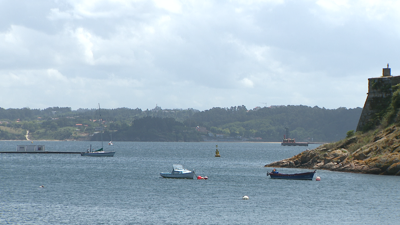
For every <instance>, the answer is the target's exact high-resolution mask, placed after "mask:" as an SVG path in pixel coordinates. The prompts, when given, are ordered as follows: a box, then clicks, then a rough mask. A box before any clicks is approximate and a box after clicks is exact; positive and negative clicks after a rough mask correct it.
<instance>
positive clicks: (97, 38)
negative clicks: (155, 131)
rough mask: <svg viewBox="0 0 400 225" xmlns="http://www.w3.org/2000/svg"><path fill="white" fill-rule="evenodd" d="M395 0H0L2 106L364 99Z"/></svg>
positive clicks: (396, 50) (392, 32)
mask: <svg viewBox="0 0 400 225" xmlns="http://www.w3.org/2000/svg"><path fill="white" fill-rule="evenodd" d="M387 63H389V64H390V67H391V68H392V75H400V2H399V1H396V0H393V1H390V0H386V1H380V0H368V1H367V0H364V1H357V0H348V1H346V0H291V1H290V0H266V1H262V0H258V1H257V0H254V1H251V0H243V1H240V0H239V1H214V0H210V1H207V0H197V1H194V0H192V1H191V0H182V1H178V0H134V1H125V0H109V1H107V0H96V1H95V0H88V1H82V0H41V1H24V0H0V79H1V82H0V107H2V108H6V109H7V108H23V107H29V108H31V109H33V108H40V109H44V108H48V107H54V106H59V107H71V108H72V109H74V110H75V109H78V108H96V107H97V104H98V103H100V104H101V106H102V108H109V109H110V108H120V107H127V108H141V109H143V110H145V109H152V108H154V107H155V106H156V105H158V106H160V107H161V108H163V109H176V108H181V109H187V108H194V109H199V110H207V109H210V108H213V107H231V106H238V105H245V106H246V107H247V108H248V109H251V108H254V107H256V106H261V107H264V106H270V105H307V106H312V107H313V106H319V107H325V108H328V109H335V108H338V107H347V108H355V107H363V105H364V102H365V99H366V93H367V91H368V78H370V77H379V76H381V74H382V68H383V67H386V64H387Z"/></svg>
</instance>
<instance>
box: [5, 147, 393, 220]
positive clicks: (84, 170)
mask: <svg viewBox="0 0 400 225" xmlns="http://www.w3.org/2000/svg"><path fill="white" fill-rule="evenodd" d="M17 144H29V142H15V141H2V142H0V151H10V150H15V148H16V145H17ZM35 144H45V145H46V150H48V151H85V150H86V149H87V148H88V146H89V144H90V142H35ZM91 144H92V145H94V147H95V146H96V145H98V146H99V145H100V143H96V142H91ZM216 144H218V149H219V151H220V154H221V157H220V158H215V157H214V153H215V149H216V146H215V145H216ZM107 147H108V146H107ZM315 147H317V145H315V146H309V147H308V148H315ZM111 148H112V149H114V150H116V151H117V153H116V154H115V156H114V157H113V158H91V157H81V156H80V155H58V154H49V155H36V154H0V224H399V223H400V222H399V221H400V210H399V209H398V206H399V200H400V193H399V191H398V187H399V184H400V177H394V176H378V175H363V174H351V173H339V172H330V171H322V170H320V171H317V176H320V177H321V181H290V180H289V181H288V180H271V179H270V178H269V177H267V176H266V172H267V170H271V168H269V169H268V168H264V167H263V166H264V165H265V164H267V163H270V162H273V161H277V160H280V159H283V158H288V157H291V156H293V155H295V154H298V153H300V152H301V151H304V150H305V149H306V148H307V147H282V146H280V145H279V144H272V143H159V142H157V143H140V142H116V143H115V144H114V146H111ZM174 163H180V164H183V166H184V167H185V168H187V169H195V171H196V173H197V174H198V175H202V176H208V177H209V179H208V180H178V179H163V178H160V176H159V173H160V172H166V171H170V170H171V169H172V164H174ZM280 171H282V172H300V171H304V170H300V169H280ZM307 171H308V170H307ZM40 185H44V186H45V187H44V188H40V187H39V186H40ZM243 195H247V196H249V198H250V199H249V200H247V201H246V200H242V196H243Z"/></svg>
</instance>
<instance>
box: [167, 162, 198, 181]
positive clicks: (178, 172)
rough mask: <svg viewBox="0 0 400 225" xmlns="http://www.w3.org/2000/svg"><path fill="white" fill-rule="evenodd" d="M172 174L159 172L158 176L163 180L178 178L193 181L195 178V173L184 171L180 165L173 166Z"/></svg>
mask: <svg viewBox="0 0 400 225" xmlns="http://www.w3.org/2000/svg"><path fill="white" fill-rule="evenodd" d="M172 167H173V169H172V172H161V173H160V176H162V177H164V178H180V179H193V178H194V177H195V175H196V174H195V172H194V170H193V171H190V170H187V169H184V168H183V166H182V165H180V164H173V165H172Z"/></svg>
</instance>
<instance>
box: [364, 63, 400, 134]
mask: <svg viewBox="0 0 400 225" xmlns="http://www.w3.org/2000/svg"><path fill="white" fill-rule="evenodd" d="M388 69H389V71H390V68H384V69H383V75H382V76H381V77H376V78H369V79H368V93H367V100H365V104H364V108H363V111H362V113H361V116H360V120H359V121H358V125H357V131H362V130H363V129H364V128H365V127H366V126H368V125H378V124H371V121H373V119H374V117H379V116H380V115H379V112H380V111H381V109H386V108H387V107H388V106H389V104H390V103H391V99H392V94H393V90H392V86H394V85H396V84H399V83H400V76H391V75H390V74H389V75H388V74H387V71H388ZM389 73H390V72H389Z"/></svg>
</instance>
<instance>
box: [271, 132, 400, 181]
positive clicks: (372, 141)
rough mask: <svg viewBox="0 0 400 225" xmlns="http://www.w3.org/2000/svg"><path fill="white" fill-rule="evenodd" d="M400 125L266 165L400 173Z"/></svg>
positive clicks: (354, 171)
mask: <svg viewBox="0 0 400 225" xmlns="http://www.w3.org/2000/svg"><path fill="white" fill-rule="evenodd" d="M399 152H400V128H399V127H397V126H392V127H390V128H387V129H385V130H382V131H375V132H369V133H367V134H361V135H357V136H353V137H350V138H346V139H344V140H342V141H339V142H336V143H329V144H324V145H321V146H319V147H318V148H316V149H313V150H306V151H304V152H302V153H300V154H298V155H295V156H293V157H291V158H288V159H284V160H281V161H277V162H273V163H270V164H267V165H265V167H286V168H307V169H324V170H331V171H342V172H353V173H367V174H381V175H400V153H399Z"/></svg>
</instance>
